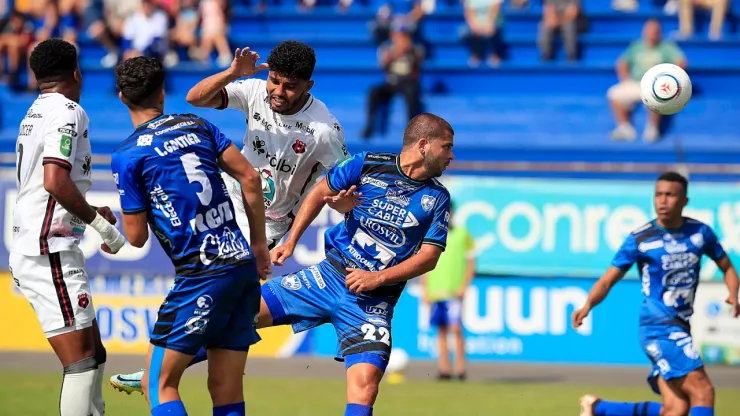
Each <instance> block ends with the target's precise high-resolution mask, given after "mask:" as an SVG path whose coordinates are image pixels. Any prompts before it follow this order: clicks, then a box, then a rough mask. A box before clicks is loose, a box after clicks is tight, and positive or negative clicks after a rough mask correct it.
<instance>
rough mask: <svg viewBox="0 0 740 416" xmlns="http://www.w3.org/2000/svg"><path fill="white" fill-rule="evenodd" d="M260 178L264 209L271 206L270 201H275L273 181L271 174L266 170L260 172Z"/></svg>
mask: <svg viewBox="0 0 740 416" xmlns="http://www.w3.org/2000/svg"><path fill="white" fill-rule="evenodd" d="M260 177H261V178H262V196H263V197H264V200H265V207H268V208H269V207H270V205H272V200H273V199H275V181H274V180H273V179H272V172H270V171H269V170H267V169H262V170H261V171H260Z"/></svg>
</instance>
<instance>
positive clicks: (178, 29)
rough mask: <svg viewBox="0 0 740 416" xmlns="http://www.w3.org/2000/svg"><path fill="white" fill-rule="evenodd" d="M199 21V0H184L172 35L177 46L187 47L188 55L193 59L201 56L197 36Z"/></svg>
mask: <svg viewBox="0 0 740 416" xmlns="http://www.w3.org/2000/svg"><path fill="white" fill-rule="evenodd" d="M199 23H200V15H199V14H198V2H197V1H196V0H182V1H181V3H180V12H179V13H178V15H177V20H176V21H175V27H174V29H173V30H172V34H171V37H172V41H173V43H174V44H175V47H176V48H185V49H187V51H188V56H189V57H190V59H193V60H195V59H200V58H201V54H200V49H199V48H198V36H197V31H198V25H199Z"/></svg>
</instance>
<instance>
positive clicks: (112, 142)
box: [0, 0, 740, 414]
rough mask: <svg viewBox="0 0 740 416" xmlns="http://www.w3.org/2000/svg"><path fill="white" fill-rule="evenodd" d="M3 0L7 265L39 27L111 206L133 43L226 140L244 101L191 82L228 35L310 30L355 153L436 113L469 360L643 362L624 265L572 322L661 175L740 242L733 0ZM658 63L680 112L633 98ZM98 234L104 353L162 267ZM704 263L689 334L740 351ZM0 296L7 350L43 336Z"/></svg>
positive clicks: (15, 303) (100, 197) (8, 295)
mask: <svg viewBox="0 0 740 416" xmlns="http://www.w3.org/2000/svg"><path fill="white" fill-rule="evenodd" d="M0 13H1V14H2V15H3V18H2V20H1V21H0V60H1V62H0V71H1V75H0V79H1V80H2V83H1V84H0V165H1V166H2V168H3V170H2V172H3V175H2V178H1V180H0V206H2V207H3V208H4V215H3V216H0V227H2V230H3V243H2V244H0V252H1V255H0V269H3V268H4V269H7V264H8V247H9V244H10V242H11V236H12V230H11V225H10V221H11V219H12V209H13V201H14V199H15V179H14V176H13V166H14V163H15V153H14V146H15V140H16V137H17V129H18V124H19V122H20V120H21V119H22V118H23V116H24V114H25V112H26V111H27V108H28V106H29V105H30V103H31V102H32V101H33V99H34V98H35V96H36V94H37V92H36V85H35V80H34V79H33V78H32V77H29V74H28V68H27V57H28V54H29V53H30V51H31V50H32V48H33V47H34V45H35V44H36V43H37V42H39V41H41V40H44V39H46V38H48V37H62V38H65V39H67V40H69V41H71V42H74V43H75V44H76V45H77V46H78V48H79V52H80V62H81V69H82V73H83V77H84V91H83V98H82V102H81V104H82V105H83V106H84V107H85V109H86V111H87V113H88V115H89V117H90V139H91V142H92V146H93V152H94V153H95V154H96V156H95V158H94V161H93V162H94V175H95V176H94V180H95V183H94V185H93V188H92V191H91V192H90V193H89V194H88V196H89V201H90V203H91V204H95V205H109V206H110V207H112V208H114V210H117V209H119V203H118V196H117V193H116V191H115V188H114V185H113V182H112V181H111V180H110V168H109V162H110V157H109V155H110V152H111V151H112V149H113V148H114V147H115V146H116V145H117V144H118V143H119V142H120V141H122V140H123V139H125V138H126V137H127V136H128V134H129V133H130V132H131V130H132V126H131V125H130V120H129V117H128V113H127V111H126V109H125V107H124V106H123V105H122V104H121V103H120V102H119V100H118V97H117V95H116V91H115V87H114V78H113V68H114V66H115V65H116V64H117V63H118V62H119V61H120V60H121V59H124V58H127V57H129V56H134V55H139V54H145V55H149V56H154V57H157V58H158V59H161V60H162V62H163V63H164V64H165V66H166V67H167V69H168V81H167V94H168V95H167V108H166V111H167V112H188V113H196V114H199V115H202V116H204V117H206V118H208V119H209V120H211V121H212V122H214V123H215V124H216V125H218V126H219V127H220V128H221V129H222V130H223V131H224V132H225V133H226V134H227V135H228V136H229V137H231V138H232V139H234V140H235V141H237V142H240V140H241V138H242V137H243V135H244V131H245V120H244V119H243V115H242V114H240V113H237V112H234V111H229V110H227V111H215V110H203V109H196V108H194V107H192V106H190V105H188V104H187V103H186V101H185V94H186V93H187V91H188V89H189V88H190V87H192V86H193V85H194V84H195V83H196V82H198V81H199V80H201V79H202V78H204V77H206V76H208V75H211V74H213V73H215V72H217V71H219V70H221V69H223V68H225V67H227V66H228V65H229V64H230V62H231V59H232V56H233V50H234V49H235V48H237V47H245V46H248V47H250V48H251V49H252V50H254V51H257V52H258V53H260V54H261V56H262V59H263V60H265V59H266V58H267V55H268V54H269V52H270V50H271V49H272V48H273V47H274V46H275V45H276V44H277V43H279V42H280V41H283V40H287V39H295V40H301V41H304V42H307V43H309V44H310V45H311V46H313V48H314V49H315V51H316V55H317V61H318V62H317V66H316V71H315V73H314V77H313V78H314V80H315V81H316V85H315V87H314V89H313V91H312V92H313V93H314V95H316V97H317V98H319V99H321V100H322V101H324V102H325V103H326V104H327V106H328V107H329V109H330V110H331V111H332V112H333V113H334V115H335V116H336V117H337V118H338V120H339V121H340V123H341V124H342V126H343V127H344V130H345V137H346V141H347V147H348V149H349V150H350V152H352V153H354V152H359V151H362V150H374V151H375V150H377V151H397V150H399V149H400V144H401V143H400V142H401V136H402V131H403V128H404V126H405V123H406V122H407V120H408V119H409V118H410V117H412V116H414V115H415V114H418V113H419V112H421V111H430V112H433V113H436V114H438V115H441V116H443V117H445V118H446V119H447V120H449V121H450V122H451V123H452V125H453V127H454V129H455V131H456V135H455V149H454V150H455V157H456V158H455V161H454V162H453V164H452V165H451V166H450V169H449V170H448V171H447V173H446V174H445V176H444V177H443V182H444V183H445V184H446V185H447V186H448V188H449V190H450V192H451V194H452V197H453V200H454V202H455V204H456V212H455V213H454V218H453V221H454V222H455V223H456V224H458V225H460V226H464V227H466V228H467V229H468V230H469V231H470V233H471V235H472V237H473V240H474V254H475V260H476V262H475V272H476V273H475V279H474V280H473V283H472V284H471V286H470V287H469V289H468V290H467V292H466V295H465V298H464V302H463V308H462V317H463V327H464V331H463V332H464V334H465V336H466V341H465V345H466V350H467V354H468V358H469V360H470V361H471V365H475V364H476V363H500V362H516V363H535V364H541V365H545V364H553V363H555V364H566V365H579V366H583V365H587V366H598V365H622V366H641V367H639V368H640V370H641V371H642V370H644V371H645V373H646V372H647V369H648V368H649V367H647V365H648V360H647V358H646V357H645V356H644V354H643V352H642V350H641V348H640V345H639V343H638V341H637V311H638V308H639V304H640V297H641V294H640V286H639V285H640V284H639V281H638V280H637V277H638V274H637V272H636V271H635V270H634V269H633V270H632V271H630V273H629V274H628V277H627V279H625V281H623V282H622V283H620V284H619V285H618V286H617V287H616V288H615V289H614V290H613V292H612V294H611V296H610V298H609V299H608V300H607V301H606V302H605V303H604V304H603V305H602V306H600V307H599V308H598V309H597V310H596V311H595V312H594V314H593V315H592V317H591V318H590V320H589V321H588V323H587V324H586V325H585V327H584V329H583V330H580V331H578V332H576V331H574V330H573V329H572V328H571V327H570V324H569V317H570V313H571V312H572V311H573V310H574V309H575V308H576V307H578V306H580V305H581V304H582V303H583V302H584V301H585V299H586V295H587V292H588V290H589V288H590V287H591V285H592V284H593V282H594V281H595V279H596V278H598V277H599V276H600V274H601V273H602V272H603V270H604V269H605V268H606V267H607V266H608V265H609V262H610V261H611V257H612V255H613V253H614V252H615V251H616V249H617V248H618V247H619V245H620V244H621V242H622V241H623V239H624V237H625V236H626V235H627V234H628V233H629V232H630V231H631V230H633V229H634V228H636V227H638V226H640V225H642V224H644V223H645V222H646V221H647V220H649V219H650V218H651V216H652V215H653V208H652V188H653V181H654V179H655V178H656V177H657V175H658V174H659V173H661V172H662V171H665V170H679V171H680V172H682V173H684V174H687V175H689V176H690V179H691V181H692V184H691V186H690V188H689V196H690V198H691V203H690V206H689V209H687V215H689V216H693V217H695V218H697V219H700V220H702V221H705V222H707V223H708V224H710V225H711V226H712V227H714V229H715V230H716V232H717V234H718V235H719V236H720V238H721V240H722V243H723V244H724V246H725V249H726V250H727V251H728V252H729V253H730V256H731V257H732V258H733V260H735V262H736V264H738V262H739V261H740V257H738V253H739V250H740V237H739V236H740V188H738V186H737V183H738V178H740V164H738V162H737V161H738V157H739V156H740V140H739V139H740V134H738V131H739V130H738V129H739V127H740V125H739V124H738V120H739V119H740V100H739V99H738V94H740V33H738V17H739V16H740V1H738V0H668V1H665V0H614V1H609V0H581V1H579V0H464V1H463V2H460V1H457V0H419V1H416V0H390V1H386V0H232V1H227V0H58V1H57V0H33V1H31V0H18V1H8V0H1V1H0ZM662 62H673V63H676V64H678V65H681V66H683V67H684V68H686V70H687V72H688V73H689V75H690V76H691V78H692V80H693V88H694V95H693V98H692V100H691V101H690V103H689V104H688V106H687V107H686V109H685V110H684V111H682V112H681V113H679V114H677V115H675V116H673V117H665V118H662V119H659V118H657V117H655V116H652V115H649V114H648V113H647V111H646V110H645V109H644V107H643V106H642V105H641V104H640V103H639V79H640V77H641V76H642V74H643V73H644V72H645V71H646V70H647V69H648V68H650V67H651V66H653V65H655V64H658V63H662ZM258 76H259V77H262V78H264V77H266V73H264V72H263V73H260V74H259V75H258ZM340 220H341V216H339V215H338V214H336V213H332V212H329V211H328V210H325V211H323V212H322V214H321V215H320V217H319V218H318V219H317V221H316V222H315V223H314V224H313V225H312V227H311V228H310V229H309V231H308V232H307V233H306V235H305V237H304V238H303V239H302V241H301V245H300V246H299V247H298V249H297V250H296V251H295V256H294V258H293V259H292V261H291V263H290V264H289V265H287V266H285V267H283V268H281V269H276V270H275V273H274V275H275V276H277V275H280V274H282V273H288V272H291V271H293V270H297V269H299V268H302V267H304V266H306V265H310V264H314V263H317V262H319V261H321V260H322V259H323V251H322V250H323V232H324V231H325V230H326V229H327V228H328V227H330V226H331V225H333V224H335V223H337V222H339V221H340ZM99 244H100V241H99V238H98V237H97V235H96V234H95V233H94V232H92V233H91V232H88V233H87V235H86V237H85V239H84V240H83V243H82V247H83V250H84V251H85V254H86V256H87V262H88V263H87V265H88V273H89V274H90V276H91V279H92V282H93V284H92V290H93V293H94V299H95V307H96V309H97V312H98V322H99V325H100V328H101V332H102V336H103V341H104V343H105V344H106V346H107V348H108V353H109V356H114V357H115V356H116V355H118V354H143V353H144V352H145V351H146V348H147V342H148V333H149V330H150V328H151V327H152V324H153V322H154V320H155V319H156V311H157V309H158V307H159V304H160V303H161V301H162V299H163V298H164V296H165V294H166V293H167V291H168V289H169V287H170V285H171V282H172V278H173V276H172V272H173V269H172V266H171V264H170V262H169V260H168V259H167V258H166V256H165V255H164V254H163V252H162V250H161V249H160V247H159V246H158V245H157V244H156V243H154V244H152V241H151V240H150V242H149V243H148V245H147V246H145V247H144V248H141V249H134V248H132V247H127V248H126V249H125V250H123V251H122V252H121V253H120V254H118V255H116V256H110V255H107V254H105V253H103V252H102V251H100V250H99ZM702 279H703V280H704V282H703V283H702V284H701V285H700V289H699V293H698V295H697V299H696V308H695V315H694V321H693V331H694V335H695V339H696V346H697V348H698V349H700V351H701V352H702V354H703V356H704V358H705V359H706V360H707V361H708V362H710V363H715V364H721V365H737V364H740V327H739V326H738V323H737V322H735V321H732V320H730V319H729V318H727V316H728V314H727V313H726V312H727V310H726V309H725V306H724V305H723V300H724V296H725V295H726V291H725V289H724V286H723V285H722V283H721V276H720V274H719V273H718V272H717V270H716V267H714V265H713V264H707V265H706V267H705V268H704V270H703V275H702ZM417 280H418V279H415V280H413V281H411V283H410V285H409V286H408V289H407V290H406V292H405V294H404V295H403V297H402V298H401V300H400V302H399V305H398V306H397V307H396V311H395V318H394V320H393V337H394V338H393V345H394V347H396V348H400V349H403V350H404V351H405V352H406V353H407V355H408V356H409V357H410V358H411V360H412V363H413V362H415V361H417V360H432V359H435V358H436V356H437V351H436V349H437V347H436V341H435V337H436V333H435V330H434V329H433V328H431V327H430V326H429V307H428V305H427V304H425V303H424V302H422V298H423V296H422V293H421V289H420V286H419V283H418V282H417ZM0 305H2V309H3V311H4V312H5V313H6V314H9V315H12V316H13V319H10V320H8V321H6V322H5V324H4V327H5V333H6V334H13V335H12V336H2V337H1V338H0V350H3V351H6V352H7V351H24V352H40V351H49V347H48V345H47V343H46V342H45V340H44V338H43V336H42V334H41V331H39V330H38V324H37V323H36V320H35V317H34V315H33V313H32V310H31V308H30V307H29V306H28V304H27V303H26V302H25V300H24V299H23V297H22V296H21V295H20V294H19V293H16V291H15V285H13V284H12V279H11V278H10V276H9V275H8V274H4V275H2V279H0ZM335 343H336V335H335V334H334V331H333V329H332V328H331V327H328V326H327V327H322V328H318V329H315V330H311V331H309V332H306V333H303V334H300V335H297V336H294V335H292V334H291V333H290V330H289V329H288V328H276V329H270V330H267V331H264V332H263V341H262V342H261V343H260V344H258V345H257V346H255V348H254V349H253V350H252V351H251V353H250V354H251V355H250V356H253V357H254V356H257V357H290V356H301V355H306V356H318V357H331V356H333V355H334V353H335V348H336V345H335ZM3 355H5V357H9V356H8V355H7V353H4V354H3ZM141 361H142V363H143V358H142V359H141ZM327 361H328V360H327ZM137 365H138V364H137ZM326 365H332V364H326ZM340 367H341V366H340ZM136 369H137V368H136V367H134V368H132V369H130V370H131V371H134V370H136ZM607 374H608V373H607ZM640 374H642V373H640ZM735 374H737V373H735ZM434 376H435V374H434V372H432V373H429V374H427V377H428V378H433V377H434ZM641 377H642V376H640V378H639V379H637V382H638V383H642V381H643V380H644V379H642V378H641ZM737 379H739V380H740V377H738V378H737ZM643 390H644V388H643ZM389 414H410V413H403V412H402V413H393V412H389ZM440 414H441V413H440ZM449 414H455V413H454V412H453V413H449ZM471 414H475V413H471ZM511 414H515V413H511ZM521 414H527V413H521ZM551 414H556V413H551Z"/></svg>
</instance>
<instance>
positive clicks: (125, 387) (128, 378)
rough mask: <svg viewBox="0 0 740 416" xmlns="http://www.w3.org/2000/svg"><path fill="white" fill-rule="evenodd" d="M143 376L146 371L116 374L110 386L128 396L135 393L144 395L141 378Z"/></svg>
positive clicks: (111, 379)
mask: <svg viewBox="0 0 740 416" xmlns="http://www.w3.org/2000/svg"><path fill="white" fill-rule="evenodd" d="M143 376H144V370H141V371H139V372H136V373H133V374H116V375H114V376H113V377H111V378H110V385H111V386H113V388H114V389H116V390H118V391H123V392H126V394H131V393H133V392H139V393H141V394H144V392H143V391H142V390H141V378H142V377H143Z"/></svg>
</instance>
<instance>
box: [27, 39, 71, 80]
mask: <svg viewBox="0 0 740 416" xmlns="http://www.w3.org/2000/svg"><path fill="white" fill-rule="evenodd" d="M28 64H29V66H30V67H31V70H32V71H33V74H34V76H36V80H37V81H38V82H55V81H62V80H63V79H65V78H70V77H72V76H73V75H74V72H75V71H76V70H77V48H75V47H74V45H72V44H71V43H69V42H67V41H66V40H62V39H54V38H52V39H47V40H45V41H43V42H40V43H39V44H38V45H36V47H35V48H33V51H32V52H31V56H30V57H29V58H28Z"/></svg>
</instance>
